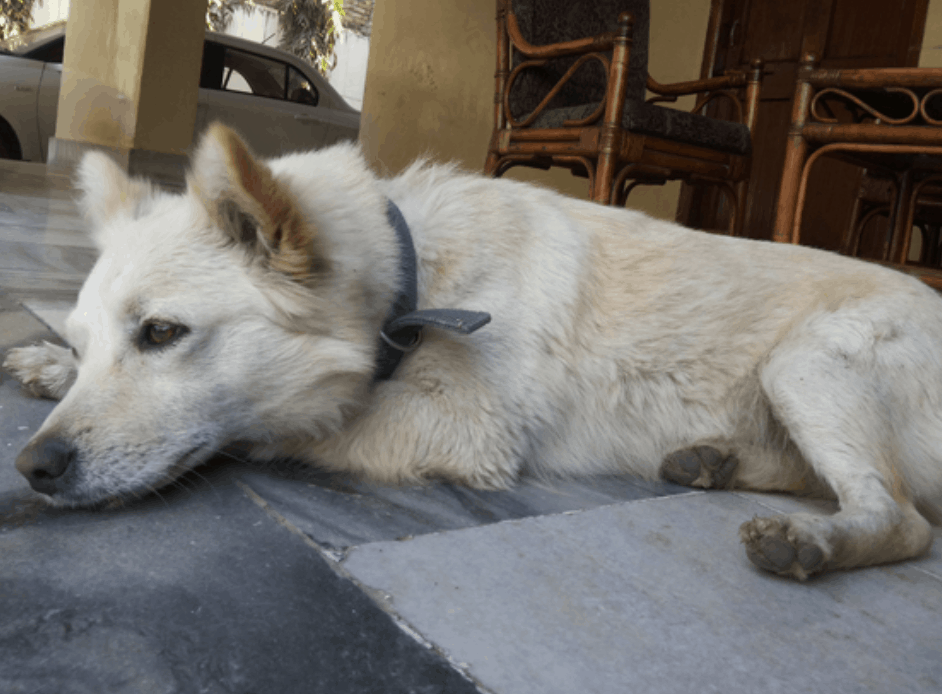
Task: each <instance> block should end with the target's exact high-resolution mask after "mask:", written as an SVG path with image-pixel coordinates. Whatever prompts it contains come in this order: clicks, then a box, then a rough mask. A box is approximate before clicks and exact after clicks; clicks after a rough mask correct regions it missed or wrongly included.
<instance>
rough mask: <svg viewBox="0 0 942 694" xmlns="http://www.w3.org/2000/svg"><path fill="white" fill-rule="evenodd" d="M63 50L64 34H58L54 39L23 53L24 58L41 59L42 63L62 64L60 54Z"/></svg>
mask: <svg viewBox="0 0 942 694" xmlns="http://www.w3.org/2000/svg"><path fill="white" fill-rule="evenodd" d="M64 51H65V36H60V37H59V38H57V39H56V40H55V41H50V42H49V43H45V44H43V45H42V46H39V47H38V48H34V49H33V50H31V51H27V52H26V53H24V54H23V57H24V58H29V59H31V60H41V61H43V62H44V63H58V64H60V65H61V64H62V54H63V52H64Z"/></svg>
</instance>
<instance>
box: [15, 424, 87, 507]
mask: <svg viewBox="0 0 942 694" xmlns="http://www.w3.org/2000/svg"><path fill="white" fill-rule="evenodd" d="M77 453H78V451H77V449H76V448H75V446H73V445H72V444H71V443H69V442H68V441H66V440H65V439H63V438H60V437H58V436H43V437H41V438H38V439H34V440H32V441H30V442H29V443H28V444H27V445H26V447H25V448H24V449H23V450H22V451H21V452H20V454H19V455H18V456H17V457H16V469H17V470H19V471H20V474H21V475H23V477H25V478H26V479H27V480H28V481H29V486H31V487H32V488H33V489H35V490H36V491H37V492H42V493H43V494H48V495H50V496H52V495H53V494H55V493H56V492H58V491H61V485H62V482H63V480H64V478H65V477H66V473H67V472H68V471H69V468H70V467H71V465H72V463H73V462H74V461H75V458H76V456H77Z"/></svg>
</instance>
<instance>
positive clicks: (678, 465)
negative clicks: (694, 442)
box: [661, 446, 739, 489]
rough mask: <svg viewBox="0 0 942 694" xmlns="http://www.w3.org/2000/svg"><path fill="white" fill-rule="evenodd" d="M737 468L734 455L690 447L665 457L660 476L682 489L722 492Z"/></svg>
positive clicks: (701, 447) (707, 447)
mask: <svg viewBox="0 0 942 694" xmlns="http://www.w3.org/2000/svg"><path fill="white" fill-rule="evenodd" d="M738 465H739V460H738V459H737V458H736V456H735V455H724V454H723V453H721V452H720V451H718V450H717V449H716V448H713V446H694V447H692V448H683V449H681V450H679V451H674V452H673V453H671V454H669V455H667V456H665V458H664V461H663V462H662V463H661V477H663V478H664V479H666V480H667V481H668V482H673V483H674V484H682V485H684V486H685V487H702V488H704V489H722V488H723V487H726V486H727V485H729V483H730V480H732V479H733V473H735V472H736V467H737V466H738Z"/></svg>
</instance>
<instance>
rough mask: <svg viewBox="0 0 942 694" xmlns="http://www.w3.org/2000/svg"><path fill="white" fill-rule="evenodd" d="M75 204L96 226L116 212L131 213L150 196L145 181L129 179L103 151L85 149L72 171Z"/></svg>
mask: <svg viewBox="0 0 942 694" xmlns="http://www.w3.org/2000/svg"><path fill="white" fill-rule="evenodd" d="M75 178H76V185H77V187H78V189H79V190H80V191H81V197H80V198H79V207H80V208H81V210H82V213H83V214H84V215H85V218H86V219H87V220H88V221H89V223H91V225H92V226H93V227H95V228H96V229H97V228H99V227H101V226H102V224H104V223H105V222H106V221H108V220H109V219H111V218H113V217H114V216H115V215H117V214H119V213H122V212H123V213H127V214H133V213H134V210H135V209H136V208H138V206H139V205H140V204H141V203H142V202H144V201H145V200H147V199H149V198H150V197H151V195H152V189H151V185H150V184H149V183H148V182H147V181H143V180H140V179H135V178H129V177H128V175H127V174H126V173H125V172H124V171H123V170H122V169H121V167H120V166H118V165H117V163H115V161H114V160H113V159H112V158H111V157H109V156H108V155H107V154H105V153H104V152H88V153H87V154H86V155H85V156H84V157H82V161H81V163H80V164H79V165H78V168H77V169H76V171H75Z"/></svg>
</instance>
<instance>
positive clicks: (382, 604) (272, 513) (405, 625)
mask: <svg viewBox="0 0 942 694" xmlns="http://www.w3.org/2000/svg"><path fill="white" fill-rule="evenodd" d="M235 484H236V486H237V487H239V489H241V490H242V493H243V494H245V495H246V496H247V497H248V498H249V500H250V501H252V502H253V503H254V504H255V505H256V506H258V507H259V508H261V509H262V511H263V512H264V513H265V514H266V515H267V516H268V517H269V518H271V519H272V520H273V521H274V522H275V523H276V524H278V525H280V526H281V527H283V528H284V529H285V530H287V531H288V532H289V533H291V534H293V535H295V536H297V537H299V538H300V539H301V540H302V541H303V542H304V544H306V545H307V546H308V547H310V548H311V549H312V550H314V551H315V552H316V553H317V554H318V555H319V556H320V557H321V558H322V559H324V561H325V563H326V564H327V566H328V567H329V568H330V570H331V571H333V572H334V573H335V574H336V575H337V576H338V577H339V578H341V579H344V580H346V581H349V582H350V583H351V584H353V585H354V586H355V587H356V588H357V590H359V591H360V592H362V593H363V594H364V595H366V596H367V598H369V600H370V601H371V602H372V603H373V604H374V605H376V606H377V607H378V608H379V609H380V610H382V611H383V612H385V613H386V614H387V615H389V617H390V619H392V620H393V622H394V623H395V624H396V626H397V627H399V629H401V630H402V631H403V632H404V633H405V634H406V635H408V636H409V637H410V638H411V639H413V640H414V641H415V642H416V643H418V644H419V645H420V646H422V647H423V648H425V649H426V650H429V651H432V652H433V653H435V654H436V655H438V656H439V657H441V658H442V659H443V660H445V662H447V663H448V665H449V666H451V668H452V669H453V670H455V671H456V672H457V673H458V674H459V675H461V676H462V677H463V678H464V679H466V680H467V681H468V682H470V683H471V684H472V685H474V686H475V687H477V689H478V691H479V692H481V694H497V692H494V691H493V690H491V689H489V688H487V687H485V686H484V685H483V684H481V683H480V682H479V681H478V680H477V679H476V678H475V677H474V676H473V675H471V673H470V672H469V666H468V664H467V663H460V662H458V661H457V660H455V659H454V658H453V657H452V656H451V654H450V653H448V652H447V651H445V650H444V649H442V648H441V647H439V646H438V645H436V644H435V643H434V642H433V641H431V640H430V639H428V638H426V637H425V636H424V635H423V634H422V633H421V632H420V631H419V630H418V629H417V628H416V627H414V626H413V625H412V624H411V623H409V622H408V620H406V619H405V618H404V617H403V616H402V615H400V614H399V613H398V612H397V611H396V610H395V608H394V607H393V603H392V596H391V595H390V594H388V593H385V592H384V591H381V590H377V589H375V588H372V587H370V586H368V585H366V584H365V583H362V582H361V581H360V580H359V579H358V578H357V577H356V576H354V575H353V574H352V573H350V572H349V571H348V570H347V568H346V566H344V560H345V559H346V557H347V553H348V551H349V549H350V548H347V549H344V550H340V551H337V550H332V549H328V548H327V547H324V546H322V545H321V544H319V543H318V542H316V541H315V540H314V539H313V538H312V537H311V536H310V535H308V534H307V533H306V532H304V531H303V530H301V528H299V527H298V526H296V525H295V524H294V523H292V522H291V521H289V520H288V519H287V518H285V517H284V516H283V515H281V514H280V513H278V511H277V510H275V508H274V507H273V506H272V505H271V504H270V503H268V501H267V500H265V498H264V497H262V496H261V495H260V494H259V493H258V492H256V491H255V490H254V489H252V488H251V487H250V486H249V485H248V484H246V483H245V482H243V481H242V480H235Z"/></svg>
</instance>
